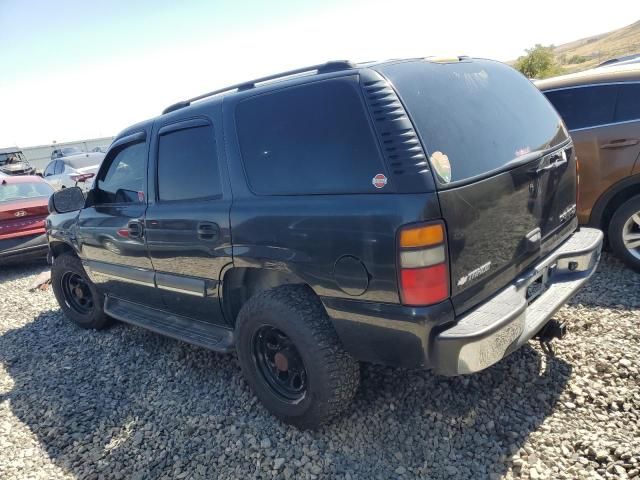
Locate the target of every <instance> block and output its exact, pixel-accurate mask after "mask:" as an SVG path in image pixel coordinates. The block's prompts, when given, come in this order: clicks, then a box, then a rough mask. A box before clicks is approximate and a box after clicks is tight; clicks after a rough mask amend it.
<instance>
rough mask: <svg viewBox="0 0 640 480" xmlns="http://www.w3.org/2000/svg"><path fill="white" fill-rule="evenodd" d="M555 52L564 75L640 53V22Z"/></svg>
mask: <svg viewBox="0 0 640 480" xmlns="http://www.w3.org/2000/svg"><path fill="white" fill-rule="evenodd" d="M554 52H555V54H556V60H557V61H558V63H559V64H560V66H561V67H562V70H563V71H564V73H571V72H577V71H580V70H587V69H589V68H592V67H595V66H596V65H598V64H599V63H601V62H604V61H605V60H608V59H610V58H614V57H620V56H624V55H630V54H632V53H640V21H637V22H635V23H633V24H631V25H628V26H626V27H623V28H619V29H618V30H613V31H612V32H608V33H602V34H600V35H594V36H593V37H588V38H583V39H581V40H576V41H574V42H570V43H565V44H564V45H558V46H557V47H555V48H554Z"/></svg>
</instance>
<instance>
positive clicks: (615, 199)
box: [589, 174, 640, 232]
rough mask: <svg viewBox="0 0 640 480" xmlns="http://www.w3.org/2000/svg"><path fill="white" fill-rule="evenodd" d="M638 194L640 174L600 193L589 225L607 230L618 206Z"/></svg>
mask: <svg viewBox="0 0 640 480" xmlns="http://www.w3.org/2000/svg"><path fill="white" fill-rule="evenodd" d="M636 195H640V174H638V175H633V176H631V177H627V178H625V179H624V180H621V181H619V182H618V183H616V184H615V185H613V186H612V187H610V188H609V190H607V191H606V192H604V193H603V194H602V195H600V198H598V200H597V201H596V203H595V205H594V207H593V208H592V210H591V215H590V216H589V226H592V227H595V228H599V229H601V230H602V231H604V232H606V230H607V229H608V227H609V222H610V221H611V217H612V216H613V214H614V212H615V211H616V210H617V208H618V207H619V206H620V205H622V204H623V203H624V202H626V201H627V200H629V199H630V198H632V197H635V196H636Z"/></svg>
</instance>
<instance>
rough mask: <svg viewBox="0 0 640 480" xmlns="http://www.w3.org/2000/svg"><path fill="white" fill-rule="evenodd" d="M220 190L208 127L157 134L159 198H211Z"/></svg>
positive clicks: (211, 137)
mask: <svg viewBox="0 0 640 480" xmlns="http://www.w3.org/2000/svg"><path fill="white" fill-rule="evenodd" d="M221 193H222V191H221V187H220V172H219V170H218V158H217V154H216V142H215V136H214V132H213V128H212V127H210V126H203V127H195V128H188V129H185V130H174V131H172V132H169V133H166V134H164V135H161V136H160V141H159V144H158V198H159V200H164V201H171V200H186V199H196V198H213V197H216V196H219V195H220V194H221Z"/></svg>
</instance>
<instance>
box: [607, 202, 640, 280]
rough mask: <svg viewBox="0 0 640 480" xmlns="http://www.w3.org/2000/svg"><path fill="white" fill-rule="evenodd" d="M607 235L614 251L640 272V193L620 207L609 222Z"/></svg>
mask: <svg viewBox="0 0 640 480" xmlns="http://www.w3.org/2000/svg"><path fill="white" fill-rule="evenodd" d="M607 236H608V240H609V245H610V246H611V250H613V253H614V254H615V255H616V256H617V257H618V258H619V259H620V260H622V261H623V262H624V263H626V264H627V266H629V267H631V268H632V269H634V270H636V271H638V272H640V195H638V196H635V197H632V198H630V199H629V200H627V201H626V202H624V203H623V204H622V205H620V206H619V207H618V209H617V210H616V211H615V212H614V214H613V217H611V222H609V231H608V233H607Z"/></svg>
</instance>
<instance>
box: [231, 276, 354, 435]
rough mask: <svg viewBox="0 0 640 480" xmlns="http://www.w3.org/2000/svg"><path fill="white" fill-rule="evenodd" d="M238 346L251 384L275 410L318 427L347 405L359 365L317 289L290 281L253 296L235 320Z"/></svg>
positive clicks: (280, 415)
mask: <svg viewBox="0 0 640 480" xmlns="http://www.w3.org/2000/svg"><path fill="white" fill-rule="evenodd" d="M236 349H237V352H238V359H239V361H240V366H241V367H242V372H243V374H244V376H245V378H246V380H247V382H248V383H249V386H250V387H251V389H252V390H253V392H254V393H255V394H256V396H257V397H258V398H259V399H260V401H261V402H262V403H263V404H264V406H265V407H266V408H267V410H269V412H271V413H272V414H273V415H275V416H276V417H278V418H279V419H280V420H282V421H283V422H286V423H289V424H292V425H295V426H296V427H298V428H303V429H307V428H309V429H315V428H318V427H319V426H320V425H322V424H325V423H327V422H329V421H331V420H332V419H334V418H335V417H336V416H338V415H339V414H340V413H342V412H343V411H344V410H346V409H347V408H348V407H349V405H350V404H351V401H352V399H353V396H354V395H355V392H356V390H357V388H358V384H359V381H360V366H359V364H358V362H356V361H355V360H354V359H353V358H352V357H351V356H350V355H349V354H348V353H347V352H346V351H345V350H344V349H343V348H342V345H341V344H340V340H339V339H338V335H337V334H336V332H335V330H334V328H333V325H332V324H331V321H330V319H329V317H328V315H327V313H326V311H325V309H324V307H323V305H322V303H321V302H320V299H318V297H317V296H316V295H315V294H314V293H313V291H312V290H311V289H310V288H309V287H307V286H305V285H286V286H282V287H277V288H274V289H271V290H267V291H264V292H261V293H258V294H256V295H255V296H253V297H252V298H251V299H249V301H247V303H245V304H244V305H243V307H242V309H241V310H240V313H239V314H238V319H237V322H236Z"/></svg>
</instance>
